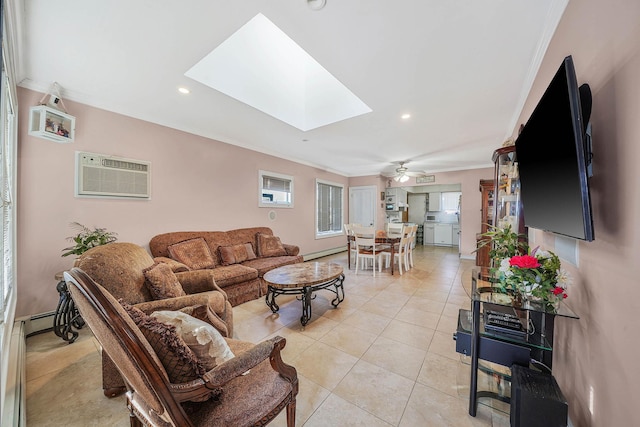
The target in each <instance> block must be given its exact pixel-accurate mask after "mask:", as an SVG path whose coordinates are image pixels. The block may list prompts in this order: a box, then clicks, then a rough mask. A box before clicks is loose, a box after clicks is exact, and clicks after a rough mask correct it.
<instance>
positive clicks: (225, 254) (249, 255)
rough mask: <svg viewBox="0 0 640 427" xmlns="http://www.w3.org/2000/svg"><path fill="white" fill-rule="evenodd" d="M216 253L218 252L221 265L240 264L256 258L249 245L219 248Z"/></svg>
mask: <svg viewBox="0 0 640 427" xmlns="http://www.w3.org/2000/svg"><path fill="white" fill-rule="evenodd" d="M218 252H220V259H221V260H222V265H232V264H240V263H241V262H244V261H246V260H248V259H255V258H256V254H255V253H254V252H253V246H251V243H242V244H239V245H232V246H220V247H219V248H218Z"/></svg>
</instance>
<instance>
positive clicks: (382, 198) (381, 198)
mask: <svg viewBox="0 0 640 427" xmlns="http://www.w3.org/2000/svg"><path fill="white" fill-rule="evenodd" d="M380 200H384V191H381V192H380Z"/></svg>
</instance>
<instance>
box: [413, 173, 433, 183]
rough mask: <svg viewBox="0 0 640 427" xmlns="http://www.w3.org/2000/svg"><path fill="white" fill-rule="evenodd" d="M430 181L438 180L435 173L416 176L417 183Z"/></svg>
mask: <svg viewBox="0 0 640 427" xmlns="http://www.w3.org/2000/svg"><path fill="white" fill-rule="evenodd" d="M430 182H436V176H435V175H422V176H417V177H416V184H427V183H430Z"/></svg>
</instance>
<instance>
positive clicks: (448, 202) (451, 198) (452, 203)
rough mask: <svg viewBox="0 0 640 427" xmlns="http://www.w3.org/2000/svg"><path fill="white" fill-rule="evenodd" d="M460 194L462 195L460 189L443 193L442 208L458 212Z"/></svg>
mask: <svg viewBox="0 0 640 427" xmlns="http://www.w3.org/2000/svg"><path fill="white" fill-rule="evenodd" d="M460 196H462V193H461V192H459V191H447V192H445V193H442V204H441V205H440V209H441V210H443V211H449V212H452V211H455V212H458V211H459V210H460V209H459V208H460Z"/></svg>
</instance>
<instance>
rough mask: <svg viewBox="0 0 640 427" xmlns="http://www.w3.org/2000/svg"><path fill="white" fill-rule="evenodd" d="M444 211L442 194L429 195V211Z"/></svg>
mask: <svg viewBox="0 0 640 427" xmlns="http://www.w3.org/2000/svg"><path fill="white" fill-rule="evenodd" d="M440 210H442V193H439V192H438V193H429V211H431V212H436V211H440Z"/></svg>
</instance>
